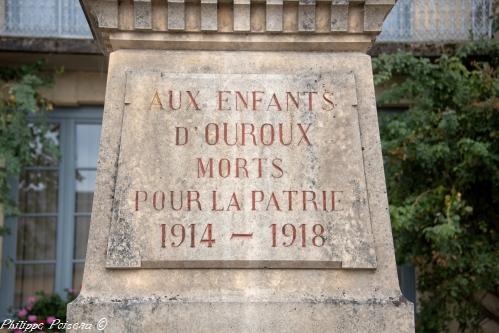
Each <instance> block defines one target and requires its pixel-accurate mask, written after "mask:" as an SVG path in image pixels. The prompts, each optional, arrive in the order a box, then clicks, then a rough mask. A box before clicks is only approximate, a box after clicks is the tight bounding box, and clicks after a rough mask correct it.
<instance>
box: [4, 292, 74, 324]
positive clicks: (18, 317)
mask: <svg viewBox="0 0 499 333" xmlns="http://www.w3.org/2000/svg"><path fill="white" fill-rule="evenodd" d="M75 298H76V293H75V292H74V291H73V290H66V298H65V299H63V298H61V296H59V295H57V294H51V295H47V294H45V293H43V292H38V293H36V296H32V297H29V298H28V300H27V302H26V304H24V305H23V306H22V307H21V308H20V309H19V310H17V311H16V312H15V313H13V316H12V318H13V320H14V323H12V327H16V326H17V327H18V328H22V327H23V325H24V326H25V327H26V325H27V324H38V325H39V326H38V327H42V329H41V330H36V331H37V332H64V329H61V328H60V327H59V326H60V325H59V324H60V323H65V322H66V306H67V304H68V303H69V302H71V301H73V300H74V299H75ZM51 326H52V328H51ZM18 328H16V329H12V330H11V331H12V332H14V333H17V332H21V331H22V329H18Z"/></svg>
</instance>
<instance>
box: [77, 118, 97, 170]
mask: <svg viewBox="0 0 499 333" xmlns="http://www.w3.org/2000/svg"><path fill="white" fill-rule="evenodd" d="M100 129H101V125H99V124H79V125H76V167H77V168H95V167H97V158H98V155H99V139H100Z"/></svg>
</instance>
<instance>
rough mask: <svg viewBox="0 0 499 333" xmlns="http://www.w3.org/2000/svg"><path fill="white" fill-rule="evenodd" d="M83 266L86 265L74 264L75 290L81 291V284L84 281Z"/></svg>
mask: <svg viewBox="0 0 499 333" xmlns="http://www.w3.org/2000/svg"><path fill="white" fill-rule="evenodd" d="M83 266H85V264H84V263H75V264H73V290H80V289H81V282H82V280H83Z"/></svg>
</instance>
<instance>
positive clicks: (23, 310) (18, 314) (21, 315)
mask: <svg viewBox="0 0 499 333" xmlns="http://www.w3.org/2000/svg"><path fill="white" fill-rule="evenodd" d="M27 314H28V310H26V309H25V308H22V309H21V310H19V312H18V313H17V316H18V317H19V318H24V317H26V315H27Z"/></svg>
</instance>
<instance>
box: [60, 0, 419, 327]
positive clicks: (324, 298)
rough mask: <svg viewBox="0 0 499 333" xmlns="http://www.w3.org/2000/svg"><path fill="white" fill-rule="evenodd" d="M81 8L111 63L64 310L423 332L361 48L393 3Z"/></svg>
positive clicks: (159, 320) (231, 323)
mask: <svg viewBox="0 0 499 333" xmlns="http://www.w3.org/2000/svg"><path fill="white" fill-rule="evenodd" d="M81 2H82V5H83V8H84V10H85V12H86V15H87V18H88V20H89V22H90V25H91V27H92V31H93V34H94V37H95V38H96V40H97V43H98V44H99V46H100V47H101V49H102V52H104V53H105V54H108V55H109V73H108V81H107V89H106V101H105V112H104V119H103V127H102V135H101V148H100V155H99V165H98V175H97V184H96V192H95V195H94V205H93V211H92V222H91V226H90V236H89V241H88V250H87V256H86V263H85V270H84V275H83V287H82V290H81V293H80V296H79V297H78V298H77V299H76V300H75V301H74V302H72V303H71V304H70V305H69V306H68V320H69V321H70V322H72V323H76V322H78V323H82V322H85V323H88V324H90V325H92V329H93V330H95V331H97V330H98V329H99V328H102V325H104V324H105V325H104V326H106V328H105V331H106V332H165V331H166V332H217V333H219V332H304V331H308V332H342V333H346V332H412V331H413V330H414V323H413V307H412V304H411V303H409V302H408V301H407V300H406V299H405V298H404V297H403V296H402V295H401V293H400V289H399V285H398V280H397V272H396V264H395V258H394V251H393V240H392V234H391V228H390V220H389V214H388V202H387V197H386V187H385V180H384V172H383V161H382V156H381V149H380V139H379V133H378V122H377V114H376V103H375V96H374V85H373V78H372V69H371V59H370V57H369V56H368V55H366V52H367V50H368V49H369V47H370V46H371V44H372V42H373V40H374V39H375V38H376V36H377V35H378V34H379V32H380V30H381V26H382V23H383V20H384V18H385V16H386V15H387V14H388V12H389V11H390V9H391V8H392V6H393V4H394V2H395V1H394V0H364V1H360V0H356V1H348V0H332V1H331V0H329V1H315V0H299V1H286V0H284V1H282V0H267V1H250V0H247V1H246V0H237V1H234V2H224V1H216V0H201V1H198V2H187V1H184V0H167V1H149V0H140V1H139V0H135V1H133V2H132V1H128V2H120V1H118V0H104V1H103V0H99V1H97V0H82V1H81ZM102 318H105V320H104V319H102ZM99 325H100V326H99Z"/></svg>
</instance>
